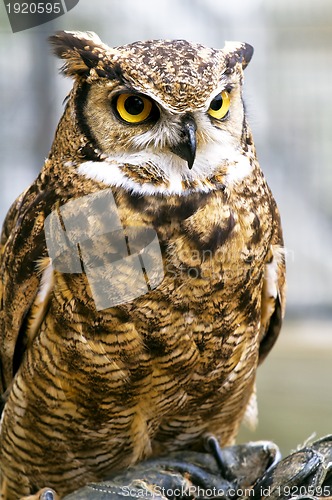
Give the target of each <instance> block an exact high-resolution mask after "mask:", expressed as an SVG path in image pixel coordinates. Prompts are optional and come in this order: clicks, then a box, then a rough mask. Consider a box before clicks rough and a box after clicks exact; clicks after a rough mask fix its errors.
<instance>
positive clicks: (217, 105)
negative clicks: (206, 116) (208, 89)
mask: <svg viewBox="0 0 332 500" xmlns="http://www.w3.org/2000/svg"><path fill="white" fill-rule="evenodd" d="M221 107H222V97H221V94H219V95H218V96H217V97H215V98H214V99H213V101H212V102H211V106H210V108H211V109H212V110H213V111H219V109H221Z"/></svg>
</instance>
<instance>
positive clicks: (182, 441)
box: [0, 32, 285, 499]
mask: <svg viewBox="0 0 332 500" xmlns="http://www.w3.org/2000/svg"><path fill="white" fill-rule="evenodd" d="M51 41H52V43H53V45H54V48H55V52H56V54H57V55H58V56H59V57H61V58H63V59H64V60H65V65H64V68H63V71H64V72H65V73H66V74H68V75H70V76H72V77H73V78H74V82H75V83H74V87H73V89H72V91H71V93H70V96H69V98H68V102H67V104H66V109H65V111H64V115H63V117H62V119H61V121H60V123H59V126H58V129H57V132H56V136H55V140H54V143H53V146H52V149H51V152H50V155H49V158H48V159H47V160H46V162H45V165H44V167H43V169H42V171H41V173H40V175H39V176H38V178H37V179H36V181H35V182H34V183H33V184H32V186H31V187H29V188H28V189H27V190H26V191H25V192H24V193H23V194H22V195H21V196H20V197H19V199H18V200H17V201H16V202H15V203H14V205H13V206H12V208H11V209H10V211H9V213H8V215H7V218H6V221H5V223H4V228H3V233H2V240H1V245H2V247H1V281H0V298H1V311H0V335H1V339H0V353H1V382H2V393H3V401H4V410H3V415H2V424H1V442H0V443H1V469H2V476H1V481H2V483H1V484H2V493H3V495H4V498H8V499H14V498H17V497H19V496H22V495H27V494H29V493H34V492H35V491H37V490H38V489H40V488H43V487H45V486H50V487H53V488H54V489H55V490H56V491H57V492H58V493H60V494H64V493H66V492H68V491H72V490H74V489H76V488H78V487H79V486H81V485H83V484H85V483H87V482H89V481H96V480H99V479H102V478H104V477H105V476H106V475H107V474H109V473H111V472H114V471H116V470H119V469H122V468H125V467H127V466H128V465H130V464H134V463H135V462H137V461H139V460H142V459H144V458H145V457H148V456H150V455H156V454H161V453H167V452H168V451H169V450H178V449H183V448H187V447H196V448H199V447H200V446H201V445H202V437H203V436H204V434H205V433H206V432H210V433H214V434H215V435H216V436H217V437H218V438H219V439H220V442H221V443H222V445H226V444H229V443H231V442H232V441H233V440H234V438H235V437H236V434H237V431H238V427H239V425H240V423H241V421H242V419H243V417H244V415H245V412H246V408H247V416H248V415H249V416H250V412H251V411H253V413H254V410H252V408H253V407H254V394H255V390H254V387H255V375H256V368H257V365H258V363H259V361H260V360H262V359H263V358H264V357H265V356H266V354H267V353H268V351H269V350H270V349H271V347H272V345H273V343H274V341H275V339H276V337H277V336H278V333H279V329H280V325H281V318H282V315H283V310H284V292H283V290H284V272H285V270H284V255H283V242H282V234H281V227H280V220H279V214H278V210H277V207H276V204H275V201H274V199H273V197H272V194H271V192H270V190H269V188H268V186H267V184H266V181H265V179H264V177H263V174H262V172H261V170H260V167H259V165H258V162H257V160H256V152H255V148H254V144H253V140H252V136H251V133H250V130H249V128H248V124H247V120H246V116H245V112H244V106H243V101H242V78H243V68H245V67H246V65H247V64H248V62H249V61H250V59H251V55H252V48H251V47H250V46H249V45H246V44H241V43H228V44H226V46H225V48H224V49H222V50H214V49H210V48H206V47H203V46H201V45H197V44H192V43H188V42H186V41H182V40H180V41H149V42H137V43H133V44H131V45H127V46H124V47H118V48H114V49H113V48H109V47H107V46H106V45H104V44H103V43H102V42H101V41H100V40H99V38H98V37H97V36H96V35H95V34H92V33H66V32H63V33H58V34H57V35H55V36H54V37H52V39H51ZM121 96H122V97H121ZM122 101H123V105H122V104H121V103H122ZM228 108H229V109H228ZM128 110H129V111H128ZM140 117H142V119H139V118H140ZM134 120H136V122H134ZM110 188H111V192H112V193H113V196H114V200H115V203H116V207H117V211H118V215H119V218H120V220H121V224H122V226H123V228H124V229H123V230H124V233H125V234H127V239H126V241H127V244H129V246H130V242H131V241H134V240H135V237H136V236H135V235H136V233H137V231H138V232H139V231H140V229H142V231H144V230H145V229H151V228H152V229H153V230H154V231H155V232H156V233H157V235H158V241H159V245H160V249H161V255H162V259H163V273H164V277H163V279H162V280H161V282H160V283H159V284H158V286H157V287H155V288H153V287H152V288H151V289H150V290H149V292H148V293H145V294H143V295H140V296H139V297H136V298H135V299H134V300H131V301H129V302H124V303H121V304H119V305H116V306H114V307H109V308H107V309H99V310H98V308H97V307H96V303H95V301H94V298H93V293H92V289H91V286H90V284H89V281H88V279H87V275H86V274H85V273H84V272H81V271H80V270H77V269H76V272H65V269H63V268H62V270H61V266H60V267H59V266H58V264H57V262H56V261H54V262H53V263H52V262H51V260H50V256H49V252H48V246H47V244H46V241H45V230H44V228H45V227H46V226H44V224H45V219H46V218H47V217H48V216H49V215H50V214H51V213H60V212H59V210H60V211H61V210H62V208H61V207H64V206H65V205H66V204H68V202H70V201H73V200H81V202H80V203H81V206H80V210H81V212H82V213H83V214H87V213H88V211H89V208H88V205H85V203H87V202H86V200H88V198H84V197H86V196H87V195H91V194H93V193H99V192H100V191H101V190H105V189H110ZM66 206H67V209H68V213H67V221H68V220H69V221H70V223H71V225H72V227H73V228H74V233H75V230H76V229H77V224H79V215H78V214H77V211H76V208H75V204H72V205H70V204H68V205H66ZM105 212H108V210H106V211H105ZM99 215H100V214H99ZM107 217H109V214H106V213H105V214H103V216H102V217H99V216H98V214H97V215H96V214H95V213H91V214H90V215H89V216H87V221H88V222H87V223H88V226H89V227H88V232H89V231H95V233H94V234H96V235H103V233H105V231H106V232H107V224H108V222H107V220H108V219H107ZM66 223H67V222H66ZM62 225H63V223H62ZM59 227H60V229H61V227H62V226H59ZM75 228H76V229H75ZM74 233H73V234H74ZM89 241H90V240H89ZM119 241H120V240H119ZM128 242H129V243H128ZM90 243H91V242H90ZM119 244H120V243H119ZM91 245H92V246H94V252H95V253H94V255H97V254H98V259H97V260H98V265H99V266H101V267H100V269H104V268H103V265H106V264H107V263H110V262H111V263H112V262H113V261H114V259H116V255H117V252H119V249H118V241H117V240H116V239H115V240H114V238H113V239H112V237H107V236H105V237H102V236H100V237H98V238H95V241H92V243H91ZM70 248H71V247H70ZM75 248H76V250H77V247H75V246H74V247H73V249H75ZM81 251H83V250H81ZM71 258H72V254H71V251H69V252H68V253H67V254H66V255H64V256H63V259H64V261H63V262H64V264H63V265H69V261H70V259H71ZM82 259H83V258H82V254H80V257H79V259H78V260H79V261H80V262H81V264H82V262H83V260H84V259H83V260H82ZM55 260H56V259H55ZM82 265H83V264H82ZM103 272H104V271H101V273H103ZM121 272H122V275H121V276H122V277H123V278H121V279H123V285H124V286H125V285H128V284H129V287H130V288H133V289H135V286H136V281H135V279H134V277H133V275H132V274H131V273H130V269H129V271H128V269H127V268H126V266H125V265H123V266H122V267H121ZM145 272H147V270H145ZM107 276H108V275H107V273H106V277H107ZM101 278H102V279H103V280H104V281H105V273H104V274H103V275H102V276H101ZM120 285H121V283H120ZM111 286H112V285H111V283H110V284H109V288H111ZM105 288H106V290H104V292H105V293H106V294H107V293H110V294H111V292H112V290H111V289H110V290H108V289H107V280H106V286H105Z"/></svg>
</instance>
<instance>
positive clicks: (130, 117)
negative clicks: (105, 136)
mask: <svg viewBox="0 0 332 500" xmlns="http://www.w3.org/2000/svg"><path fill="white" fill-rule="evenodd" d="M116 110H117V112H118V113H119V115H120V117H121V118H122V120H124V121H126V122H128V123H142V122H144V121H145V120H146V119H147V118H149V116H150V114H151V110H152V102H151V101H150V99H147V98H146V97H143V96H141V95H137V94H120V95H119V96H118V98H117V100H116Z"/></svg>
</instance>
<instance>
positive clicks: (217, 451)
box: [204, 434, 229, 479]
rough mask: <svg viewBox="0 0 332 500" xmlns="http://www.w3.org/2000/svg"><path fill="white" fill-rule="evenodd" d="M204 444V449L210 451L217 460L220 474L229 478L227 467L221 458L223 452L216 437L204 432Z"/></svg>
mask: <svg viewBox="0 0 332 500" xmlns="http://www.w3.org/2000/svg"><path fill="white" fill-rule="evenodd" d="M204 444H205V449H206V451H207V452H209V453H211V454H212V455H213V457H214V459H215V461H216V462H217V464H218V467H219V470H220V473H221V476H222V477H224V478H225V479H229V477H228V476H229V471H228V467H227V464H226V463H225V460H224V458H223V452H222V449H221V447H220V444H219V441H218V439H217V438H216V437H215V436H214V435H213V434H206V435H205V436H204Z"/></svg>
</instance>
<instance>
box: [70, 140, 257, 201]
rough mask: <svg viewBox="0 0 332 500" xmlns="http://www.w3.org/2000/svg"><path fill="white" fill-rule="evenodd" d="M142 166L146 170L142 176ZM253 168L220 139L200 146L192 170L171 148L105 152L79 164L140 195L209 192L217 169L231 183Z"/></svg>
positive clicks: (97, 177)
mask: <svg viewBox="0 0 332 500" xmlns="http://www.w3.org/2000/svg"><path fill="white" fill-rule="evenodd" d="M130 167H132V169H133V171H132V175H131V174H130ZM140 169H141V170H142V172H144V175H142V177H141V178H140V176H139V171H140ZM251 171H252V165H251V163H250V161H249V158H247V157H246V156H244V155H243V154H241V153H240V152H238V151H236V150H234V148H233V147H230V146H225V145H220V144H218V143H215V144H210V145H207V146H204V147H203V148H200V149H198V150H197V155H196V160H195V163H194V165H193V168H192V169H191V170H189V168H188V165H187V163H186V161H184V160H182V159H181V158H179V157H178V156H176V155H175V154H173V153H171V152H169V153H155V152H152V151H150V150H146V151H142V152H138V153H132V154H128V153H124V154H115V155H110V156H105V158H104V160H102V161H86V162H84V163H81V164H80V165H79V166H78V168H77V172H78V173H79V174H80V175H84V176H85V177H87V178H89V179H94V180H96V181H100V182H103V183H105V184H107V185H108V186H114V187H122V188H124V189H125V190H127V191H130V192H134V193H136V194H141V195H153V194H165V195H173V194H182V195H186V194H189V193H190V192H193V191H201V192H208V191H212V190H214V189H216V187H215V186H214V184H213V183H212V182H211V180H210V179H211V178H212V177H213V175H215V174H217V173H219V174H220V175H221V176H223V177H224V183H225V184H226V185H231V184H234V183H236V182H240V181H241V180H242V179H244V178H245V177H247V176H248V175H249V174H250V173H251ZM149 172H151V175H149ZM135 174H136V175H135Z"/></svg>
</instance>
